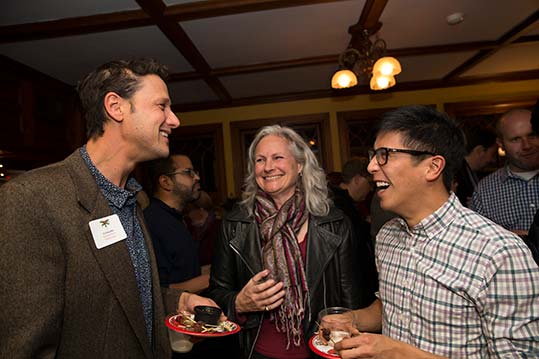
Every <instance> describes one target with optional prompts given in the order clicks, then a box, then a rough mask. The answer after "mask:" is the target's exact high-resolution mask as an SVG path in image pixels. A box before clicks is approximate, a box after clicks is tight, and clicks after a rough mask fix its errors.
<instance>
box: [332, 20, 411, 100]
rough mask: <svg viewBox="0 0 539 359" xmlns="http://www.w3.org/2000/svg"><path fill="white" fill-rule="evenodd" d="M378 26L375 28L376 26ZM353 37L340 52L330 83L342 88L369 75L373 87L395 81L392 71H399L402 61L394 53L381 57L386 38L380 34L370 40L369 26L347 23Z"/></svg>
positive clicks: (387, 85) (350, 85)
mask: <svg viewBox="0 0 539 359" xmlns="http://www.w3.org/2000/svg"><path fill="white" fill-rule="evenodd" d="M376 30H378V29H376ZM349 32H350V33H351V34H352V41H350V45H348V48H347V49H346V50H345V51H344V52H343V53H342V54H341V55H340V56H339V70H338V71H337V72H335V74H334V75H333V77H332V78H331V87H332V88H334V89H343V88H348V87H353V86H356V85H357V84H358V78H359V79H360V81H361V82H363V83H367V82H369V79H370V88H371V89H372V90H384V89H387V88H390V87H391V86H393V85H395V83H396V81H395V75H397V74H399V73H400V72H401V65H400V63H399V61H398V60H397V59H396V58H394V57H384V56H383V55H384V54H385V52H386V42H385V41H384V40H382V39H380V38H376V39H375V40H374V42H373V41H371V39H370V37H371V36H372V35H373V34H372V33H371V32H370V31H369V30H367V29H364V28H360V27H358V26H357V25H355V26H352V27H350V30H349Z"/></svg>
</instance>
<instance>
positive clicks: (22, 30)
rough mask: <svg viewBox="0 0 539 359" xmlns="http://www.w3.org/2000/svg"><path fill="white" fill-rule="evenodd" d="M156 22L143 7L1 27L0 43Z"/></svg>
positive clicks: (87, 32)
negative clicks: (141, 8) (140, 8)
mask: <svg viewBox="0 0 539 359" xmlns="http://www.w3.org/2000/svg"><path fill="white" fill-rule="evenodd" d="M149 25H153V23H152V21H151V19H150V17H149V16H148V15H146V14H145V13H144V11H142V10H132V11H122V12H116V13H110V14H101V15H90V16H81V17H73V18H69V19H62V20H53V21H43V22H34V23H28V24H20V25H8V26H0V44H5V43H12V42H19V41H32V40H42V39H49V38H55V37H66V36H76V35H85V34H91V33H96V32H104V31H113V30H122V29H127V28H133V27H141V26H149Z"/></svg>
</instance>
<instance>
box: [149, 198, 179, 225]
mask: <svg viewBox="0 0 539 359" xmlns="http://www.w3.org/2000/svg"><path fill="white" fill-rule="evenodd" d="M151 201H152V202H155V203H156V204H157V205H158V206H159V207H161V208H162V209H163V210H164V211H165V212H168V213H170V214H171V215H173V216H174V217H175V218H177V219H179V220H180V221H182V220H183V214H182V213H181V212H179V211H178V210H177V209H176V208H172V207H170V206H169V205H168V204H166V203H165V202H163V201H161V200H160V199H159V198H156V197H153V198H152V199H151Z"/></svg>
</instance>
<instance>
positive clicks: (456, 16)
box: [445, 12, 464, 25]
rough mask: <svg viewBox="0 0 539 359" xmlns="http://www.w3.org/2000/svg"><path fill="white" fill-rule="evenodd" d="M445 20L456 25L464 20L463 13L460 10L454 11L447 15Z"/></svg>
mask: <svg viewBox="0 0 539 359" xmlns="http://www.w3.org/2000/svg"><path fill="white" fill-rule="evenodd" d="M445 20H446V21H447V23H448V24H449V25H457V24H460V23H461V22H463V21H464V14H463V13H461V12H455V13H453V14H451V15H448V16H447V17H446V18H445Z"/></svg>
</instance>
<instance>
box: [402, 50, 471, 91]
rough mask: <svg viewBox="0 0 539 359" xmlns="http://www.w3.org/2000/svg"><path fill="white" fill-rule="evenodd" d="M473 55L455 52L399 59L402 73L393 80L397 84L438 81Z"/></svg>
mask: <svg viewBox="0 0 539 359" xmlns="http://www.w3.org/2000/svg"><path fill="white" fill-rule="evenodd" d="M475 54H476V53H475V52H457V53H448V54H440V55H426V56H409V57H403V58H401V59H399V61H400V63H401V65H402V72H401V73H400V74H398V75H397V76H396V77H395V79H396V80H397V83H399V82H408V81H421V80H434V79H439V78H441V77H444V76H445V75H447V74H448V73H449V72H450V71H451V70H453V69H454V68H455V67H457V66H459V65H460V64H461V63H463V62H464V61H466V60H467V59H468V58H470V57H472V56H473V55H475Z"/></svg>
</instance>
